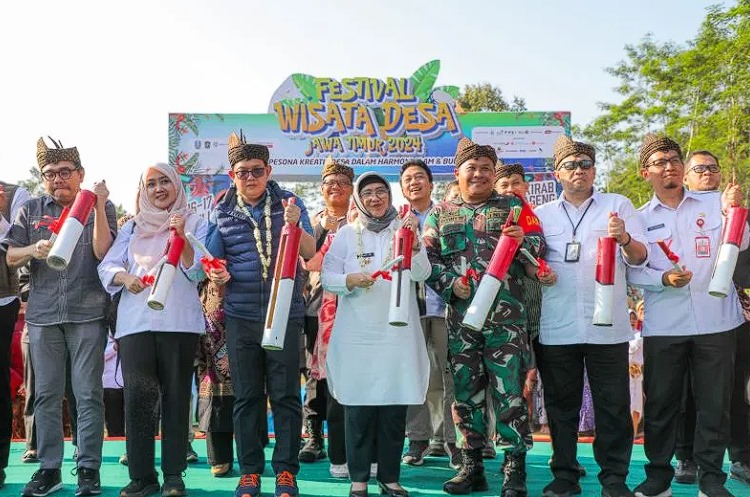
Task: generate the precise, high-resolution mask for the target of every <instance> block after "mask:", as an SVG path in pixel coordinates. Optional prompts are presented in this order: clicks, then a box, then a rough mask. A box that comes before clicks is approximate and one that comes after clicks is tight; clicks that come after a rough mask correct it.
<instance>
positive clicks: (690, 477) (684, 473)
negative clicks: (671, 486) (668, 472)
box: [674, 459, 698, 485]
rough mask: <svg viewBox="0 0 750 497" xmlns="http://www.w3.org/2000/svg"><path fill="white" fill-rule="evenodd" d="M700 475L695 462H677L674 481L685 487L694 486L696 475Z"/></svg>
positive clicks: (688, 460)
mask: <svg viewBox="0 0 750 497" xmlns="http://www.w3.org/2000/svg"><path fill="white" fill-rule="evenodd" d="M697 473H698V465H697V464H695V462H694V461H691V460H690V459H687V460H685V461H679V460H678V461H677V467H676V468H675V470H674V481H676V482H677V483H682V484H685V485H692V484H693V483H695V480H696V474H697Z"/></svg>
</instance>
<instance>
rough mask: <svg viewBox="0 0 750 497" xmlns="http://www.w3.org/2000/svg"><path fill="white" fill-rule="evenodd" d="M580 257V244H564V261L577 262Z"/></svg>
mask: <svg viewBox="0 0 750 497" xmlns="http://www.w3.org/2000/svg"><path fill="white" fill-rule="evenodd" d="M580 258H581V244H580V243H579V242H569V243H567V244H565V262H578V260H579V259H580Z"/></svg>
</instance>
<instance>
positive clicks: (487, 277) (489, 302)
mask: <svg viewBox="0 0 750 497" xmlns="http://www.w3.org/2000/svg"><path fill="white" fill-rule="evenodd" d="M516 214H517V212H515V211H514V210H511V212H510V214H508V221H507V222H506V223H505V226H504V227H507V226H510V225H511V224H513V223H515V222H516ZM518 247H519V243H518V242H517V241H516V240H515V238H511V237H509V236H505V235H503V234H501V235H500V238H499V239H498V240H497V246H496V247H495V251H494V252H493V253H492V259H490V264H489V266H487V270H486V271H485V272H484V274H483V275H482V279H481V280H480V281H479V287H478V288H477V292H476V293H475V294H474V298H473V299H471V304H469V308H468V309H466V314H465V315H464V319H463V321H462V323H461V324H463V325H464V326H466V327H468V328H471V329H472V330H477V331H479V330H481V329H482V328H484V322H485V321H486V320H487V314H489V312H490V308H491V307H492V306H494V305H495V297H497V292H498V291H499V290H500V287H501V286H502V281H503V279H504V278H505V276H506V275H507V274H508V269H509V268H510V264H511V262H513V257H515V255H516V251H517V250H518Z"/></svg>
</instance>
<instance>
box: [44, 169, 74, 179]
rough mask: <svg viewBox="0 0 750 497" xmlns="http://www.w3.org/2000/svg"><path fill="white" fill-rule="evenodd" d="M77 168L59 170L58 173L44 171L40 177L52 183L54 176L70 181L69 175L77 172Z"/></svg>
mask: <svg viewBox="0 0 750 497" xmlns="http://www.w3.org/2000/svg"><path fill="white" fill-rule="evenodd" d="M77 170H78V168H75V169H60V170H59V171H45V172H43V173H42V177H43V178H44V179H46V180H47V181H54V180H55V176H60V179H62V180H66V179H70V175H71V174H73V171H77Z"/></svg>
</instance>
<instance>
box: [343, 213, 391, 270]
mask: <svg viewBox="0 0 750 497" xmlns="http://www.w3.org/2000/svg"><path fill="white" fill-rule="evenodd" d="M396 225H398V223H396ZM363 229H364V226H362V223H361V222H360V221H359V219H357V221H355V222H354V230H355V231H356V232H357V261H358V262H359V267H360V269H362V272H365V271H366V270H367V266H369V265H370V262H372V259H371V258H370V257H365V254H364V248H363V247H362V230H363ZM388 229H389V231H390V233H391V236H390V241H389V242H388V253H387V254H386V256H385V258H384V259H383V260H382V261H381V262H380V264H381V265H382V264H383V263H384V262H387V261H390V260H391V259H392V258H393V237H394V236H395V234H396V231H397V230H398V227H396V228H394V227H390V228H388Z"/></svg>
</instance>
